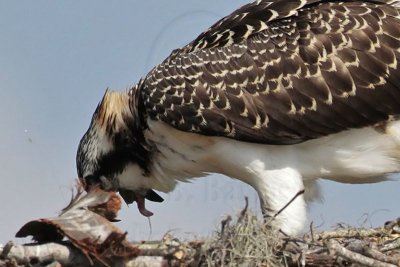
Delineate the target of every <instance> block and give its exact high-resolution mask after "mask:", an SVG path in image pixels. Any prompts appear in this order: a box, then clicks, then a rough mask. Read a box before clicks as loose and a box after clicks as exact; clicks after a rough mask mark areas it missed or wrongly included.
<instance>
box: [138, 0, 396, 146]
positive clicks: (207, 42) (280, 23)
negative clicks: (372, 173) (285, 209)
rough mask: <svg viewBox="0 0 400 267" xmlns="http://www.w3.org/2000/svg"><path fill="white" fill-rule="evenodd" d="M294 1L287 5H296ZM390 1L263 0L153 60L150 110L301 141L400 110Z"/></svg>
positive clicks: (199, 124)
mask: <svg viewBox="0 0 400 267" xmlns="http://www.w3.org/2000/svg"><path fill="white" fill-rule="evenodd" d="M287 3H288V4H287ZM388 3H389V1H374V2H365V1H364V2H361V1H346V2H340V1H300V0H293V1H289V2H288V1H286V0H285V1H284V0H279V1H275V2H273V3H270V2H267V1H257V2H255V3H253V4H249V5H246V6H244V7H243V8H242V9H239V10H238V11H235V12H234V13H233V14H232V15H230V16H228V17H226V18H224V19H222V20H221V21H219V22H217V23H216V24H215V25H214V26H212V27H211V28H210V29H209V30H208V31H206V32H205V33H202V34H201V35H200V36H199V37H198V38H197V39H196V40H195V41H193V42H192V43H191V44H189V45H187V46H186V47H184V48H183V49H180V50H176V51H175V52H174V53H173V54H172V55H171V56H170V57H169V58H168V59H167V60H165V61H164V62H163V63H162V64H160V65H159V66H157V67H156V68H154V69H153V70H152V71H151V72H150V73H149V74H148V75H147V77H146V78H145V80H144V81H143V83H142V84H141V86H140V90H141V95H142V99H143V101H144V106H145V108H146V111H147V113H148V115H149V116H150V118H151V119H155V120H162V121H164V122H166V123H169V124H170V125H172V126H174V127H176V128H177V129H180V130H183V131H191V132H196V133H201V134H205V135H216V136H227V137H230V138H234V139H238V140H242V141H249V142H260V143H267V144H292V143H298V142H302V141H305V140H308V139H312V138H317V137H321V136H324V135H328V134H332V133H337V132H339V131H342V130H345V129H349V128H359V127H365V126H368V125H374V124H376V123H378V122H381V121H384V120H387V119H388V118H389V115H397V114H399V113H400V88H399V84H400V83H399V82H400V71H399V67H398V60H399V59H400V19H399V12H398V10H397V8H395V7H394V6H391V5H389V4H388Z"/></svg>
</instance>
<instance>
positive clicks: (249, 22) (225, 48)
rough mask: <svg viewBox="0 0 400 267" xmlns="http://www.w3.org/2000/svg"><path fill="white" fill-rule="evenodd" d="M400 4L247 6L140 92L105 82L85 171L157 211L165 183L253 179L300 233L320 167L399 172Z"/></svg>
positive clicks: (353, 172)
mask: <svg viewBox="0 0 400 267" xmlns="http://www.w3.org/2000/svg"><path fill="white" fill-rule="evenodd" d="M399 7H400V4H399V1H398V0H395V1H393V0H367V1H358V0H268V1H267V0H258V1H255V2H253V3H249V4H247V5H244V6H243V7H241V8H239V9H237V10H236V11H234V12H233V13H232V14H230V15H228V16H226V17H224V18H222V19H221V20H219V21H218V22H216V23H215V24H214V25H212V26H211V27H210V28H208V29H207V30H206V31H204V32H203V33H201V34H200V35H199V36H198V37H197V38H196V39H195V40H194V41H192V42H190V43H189V44H188V45H186V46H184V47H182V48H180V49H176V50H174V51H173V52H172V53H171V55H170V56H168V57H167V58H166V59H165V60H164V61H163V62H162V63H161V64H159V65H157V66H156V67H154V68H153V69H152V70H151V71H150V72H149V73H148V74H147V75H146V76H145V77H144V78H142V79H141V80H140V81H139V82H138V83H137V84H136V85H135V86H133V87H132V88H131V89H130V90H128V91H126V92H112V91H106V93H105V95H104V97H103V99H102V100H101V102H100V104H99V105H98V107H97V109H96V111H95V113H94V115H93V118H92V121H91V123H90V127H89V129H88V131H87V132H86V133H85V135H84V136H83V138H82V140H81V142H80V144H79V148H78V153H77V169H78V175H79V177H80V178H81V179H82V180H83V181H84V182H85V184H86V187H87V188H91V187H92V186H93V185H96V184H101V186H102V187H103V188H105V189H107V190H116V191H119V192H120V194H121V196H122V197H123V198H124V199H125V200H126V202H128V203H132V202H133V201H137V205H138V208H139V210H140V211H141V213H142V214H143V215H145V216H150V215H151V214H152V213H151V212H150V211H147V210H146V208H145V205H144V204H145V203H144V201H145V199H148V200H153V201H162V198H161V197H159V196H158V194H157V193H156V192H155V191H153V190H156V191H162V192H169V191H171V190H173V189H174V187H175V185H176V184H177V182H179V181H187V180H189V179H192V178H197V177H201V176H205V175H207V174H209V173H221V174H224V175H226V176H229V177H232V178H235V179H239V180H241V181H243V182H245V183H247V184H249V185H251V186H252V187H253V188H254V189H255V190H256V191H257V193H258V195H259V198H260V202H261V208H262V211H263V214H264V215H265V216H266V217H274V220H273V223H274V225H275V226H276V227H278V228H279V229H281V230H282V231H283V232H285V233H286V234H288V235H296V234H298V233H300V232H301V231H302V230H303V227H304V224H305V223H306V206H307V202H309V201H312V200H314V199H316V198H317V197H319V188H318V184H317V180H318V179H319V178H323V179H329V180H334V181H338V182H343V183H372V182H379V181H382V180H384V179H386V178H387V176H388V174H390V173H394V172H399V171H400V121H399V114H400V66H399V64H400V63H399V60H400V14H399ZM303 191H304V194H300V193H301V192H303ZM299 192H300V193H299ZM295 196H297V197H295Z"/></svg>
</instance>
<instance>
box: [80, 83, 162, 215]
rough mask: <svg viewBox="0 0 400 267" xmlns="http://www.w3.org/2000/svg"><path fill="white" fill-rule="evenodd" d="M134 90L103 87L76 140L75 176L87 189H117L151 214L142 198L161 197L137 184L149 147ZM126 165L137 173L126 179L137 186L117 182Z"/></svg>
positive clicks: (144, 172)
mask: <svg viewBox="0 0 400 267" xmlns="http://www.w3.org/2000/svg"><path fill="white" fill-rule="evenodd" d="M135 93H136V90H131V91H129V92H112V91H108V90H107V91H106V93H105V94H104V97H103V99H102V100H101V102H100V104H99V105H98V106H97V108H96V111H95V113H94V114H93V117H92V120H91V123H90V126H89V129H88V130H87V132H86V133H85V134H84V136H83V137H82V139H81V141H80V143H79V147H78V152H77V157H76V164H77V171H78V177H79V179H80V180H81V182H82V183H83V185H84V186H85V189H86V190H87V191H89V190H90V189H91V188H92V187H95V186H100V187H101V188H102V189H104V190H107V191H119V192H120V194H121V196H122V197H123V198H124V200H125V202H127V203H128V204H130V203H132V202H134V201H137V203H138V207H139V211H140V212H141V213H142V214H143V215H145V216H150V215H152V214H151V213H150V212H148V211H146V210H145V208H144V198H147V199H149V200H152V201H156V202H161V201H162V200H163V199H162V198H161V197H160V196H158V195H157V193H155V192H154V191H153V190H151V188H145V187H142V186H141V185H140V181H142V180H143V179H144V176H146V175H147V173H148V167H147V163H148V158H149V155H150V149H149V146H148V145H147V144H146V141H145V139H144V136H143V129H142V127H143V124H141V123H140V121H141V119H140V117H139V115H138V112H137V108H136V105H135V103H136V101H135V100H134V98H135ZM128 166H129V167H130V168H132V166H134V168H135V170H136V172H135V175H134V176H136V177H129V179H130V180H131V181H132V182H131V183H130V184H137V185H138V186H137V188H124V185H121V183H120V181H121V179H120V178H121V177H120V176H121V175H123V174H124V173H125V169H126V168H127V167H128ZM125 179H126V178H125ZM135 181H137V183H135Z"/></svg>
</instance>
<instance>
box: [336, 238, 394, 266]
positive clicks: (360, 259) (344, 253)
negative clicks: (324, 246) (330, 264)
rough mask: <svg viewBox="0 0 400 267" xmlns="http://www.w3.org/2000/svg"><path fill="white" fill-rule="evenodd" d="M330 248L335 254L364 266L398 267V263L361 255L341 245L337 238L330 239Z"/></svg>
mask: <svg viewBox="0 0 400 267" xmlns="http://www.w3.org/2000/svg"><path fill="white" fill-rule="evenodd" d="M328 249H329V250H330V251H331V252H333V253H334V254H335V255H337V256H340V257H342V258H345V259H347V260H349V261H352V262H355V263H359V264H361V265H363V266H369V267H396V265H393V264H390V263H385V262H381V261H378V260H375V259H372V258H369V257H366V256H364V255H361V254H359V253H356V252H353V251H351V250H348V249H347V248H345V247H343V246H342V245H340V244H339V243H338V242H337V241H335V240H330V241H329V243H328Z"/></svg>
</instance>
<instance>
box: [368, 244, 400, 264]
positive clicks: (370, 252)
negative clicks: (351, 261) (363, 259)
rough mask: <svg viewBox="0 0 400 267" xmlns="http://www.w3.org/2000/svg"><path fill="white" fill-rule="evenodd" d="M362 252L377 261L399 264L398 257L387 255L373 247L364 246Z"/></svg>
mask: <svg viewBox="0 0 400 267" xmlns="http://www.w3.org/2000/svg"><path fill="white" fill-rule="evenodd" d="M364 252H365V254H366V255H367V256H370V257H372V258H374V259H377V260H379V261H383V262H388V263H391V264H394V265H399V264H400V261H399V260H398V259H396V258H394V257H390V256H387V255H385V254H383V253H382V252H379V251H377V250H375V249H372V248H368V247H366V248H364Z"/></svg>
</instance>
